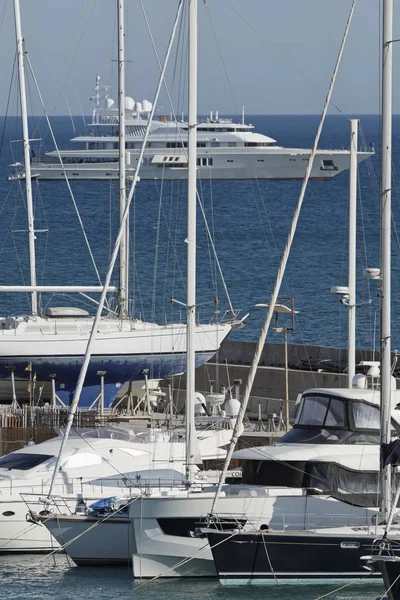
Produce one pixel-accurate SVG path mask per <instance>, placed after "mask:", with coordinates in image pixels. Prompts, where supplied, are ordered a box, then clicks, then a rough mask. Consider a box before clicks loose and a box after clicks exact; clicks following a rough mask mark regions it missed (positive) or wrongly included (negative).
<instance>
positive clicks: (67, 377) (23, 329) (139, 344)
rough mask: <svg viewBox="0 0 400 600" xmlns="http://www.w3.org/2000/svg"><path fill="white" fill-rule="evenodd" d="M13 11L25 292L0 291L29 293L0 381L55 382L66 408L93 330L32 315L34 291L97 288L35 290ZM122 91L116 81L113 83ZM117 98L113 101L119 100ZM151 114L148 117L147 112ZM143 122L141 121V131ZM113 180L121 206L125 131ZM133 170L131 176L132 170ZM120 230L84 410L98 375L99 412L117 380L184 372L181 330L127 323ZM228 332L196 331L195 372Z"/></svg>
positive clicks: (6, 326) (222, 326) (0, 342)
mask: <svg viewBox="0 0 400 600" xmlns="http://www.w3.org/2000/svg"><path fill="white" fill-rule="evenodd" d="M14 5H15V23H16V38H17V51H18V67H19V83H20V90H21V93H20V99H21V115H22V125H23V140H24V157H25V170H26V174H27V177H26V196H27V210H28V235H29V256H30V260H29V265H30V286H1V287H0V291H1V292H29V293H30V294H31V314H30V315H24V316H8V317H5V318H1V319H0V378H4V379H5V378H8V377H9V374H10V371H9V369H10V368H12V369H13V370H14V375H15V376H16V377H22V378H27V376H28V372H27V370H26V369H27V367H29V369H30V372H34V373H35V374H36V378H37V379H38V380H43V381H45V380H47V379H49V377H50V376H51V377H52V378H53V380H55V382H56V389H57V395H58V396H59V397H60V398H61V400H62V401H64V403H66V404H69V402H70V400H71V395H72V393H73V390H74V389H75V386H76V382H77V377H78V374H79V370H80V367H81V365H82V362H83V355H84V353H85V348H86V345H87V343H88V339H89V336H90V333H91V330H92V328H93V323H94V320H93V318H92V317H91V316H90V315H89V314H88V313H87V312H86V311H83V310H81V309H76V308H70V307H64V308H62V307H57V308H49V309H47V310H46V311H45V312H44V314H42V313H41V312H40V309H39V304H40V303H39V302H38V294H39V293H40V292H48V291H50V292H55V293H56V292H70V293H72V292H78V293H98V292H101V291H102V290H103V287H102V285H101V282H100V285H98V286H86V287H83V286H39V285H38V284H37V279H36V259H35V228H34V214H33V202H32V186H31V163H30V161H31V156H30V140H29V131H28V120H27V106H26V92H25V65H24V40H23V37H22V33H21V23H20V10H19V2H18V1H17V0H16V2H15V3H14ZM120 84H121V85H122V78H121V77H120ZM122 89H123V93H121V94H120V97H121V98H122V99H123V98H124V88H122ZM153 112H154V111H153ZM124 120H125V102H124V101H123V100H122V101H121V102H120V110H119V122H121V123H124ZM150 122H151V119H149V120H148V127H149V126H150ZM116 139H117V140H118V139H119V147H120V148H121V152H120V153H119V163H117V164H118V176H120V177H121V185H120V198H121V202H120V209H121V214H122V213H123V211H124V208H125V205H124V203H125V200H124V197H125V186H126V183H125V178H123V177H125V162H126V154H125V127H124V126H123V127H121V128H120V130H119V138H116ZM136 172H137V171H136ZM128 251H129V237H128V226H126V228H125V234H124V236H123V243H122V244H121V252H120V282H119V288H118V289H116V288H113V287H111V286H109V288H108V290H109V291H110V292H118V310H117V311H116V312H112V311H109V313H108V314H107V316H102V317H101V319H100V320H99V323H98V331H97V337H96V339H95V340H94V344H93V353H92V354H93V358H92V361H91V363H90V365H89V369H88V373H87V378H86V381H85V386H84V389H83V393H82V398H81V404H82V405H83V406H89V405H91V404H92V403H93V401H94V400H95V398H96V396H97V395H98V392H99V384H100V379H99V372H100V373H101V372H103V373H105V375H104V398H105V406H106V407H108V406H110V405H111V404H112V402H113V400H114V399H115V397H116V395H117V394H118V392H119V391H120V388H121V384H122V383H124V382H125V381H134V380H140V379H143V377H144V376H143V371H144V370H148V376H149V378H153V379H162V378H163V377H165V376H167V375H171V374H174V373H180V372H182V371H184V370H185V369H186V355H185V353H186V325H185V324H183V323H175V324H170V325H158V324H157V323H148V322H143V321H141V320H140V319H136V318H130V317H129V315H128V298H129V288H128V273H129V270H128V267H129V260H128ZM231 328H232V321H231V322H225V323H221V322H210V323H208V324H205V325H196V328H195V333H194V345H195V350H196V361H197V366H198V365H200V364H203V363H204V362H206V361H207V360H209V359H210V358H211V357H212V356H213V355H214V354H215V352H216V351H217V349H218V348H219V346H220V344H221V342H222V341H223V339H224V338H225V337H226V336H227V335H228V333H229V332H230V331H231Z"/></svg>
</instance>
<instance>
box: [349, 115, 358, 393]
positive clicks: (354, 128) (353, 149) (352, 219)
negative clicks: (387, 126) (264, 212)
mask: <svg viewBox="0 0 400 600" xmlns="http://www.w3.org/2000/svg"><path fill="white" fill-rule="evenodd" d="M357 150H358V119H350V174H349V282H348V286H349V313H348V317H349V322H348V327H349V329H348V347H347V364H348V369H347V372H348V386H349V388H351V387H352V385H353V379H354V375H355V374H356V223H357V171H358V161H357Z"/></svg>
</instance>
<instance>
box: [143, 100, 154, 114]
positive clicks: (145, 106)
mask: <svg viewBox="0 0 400 600" xmlns="http://www.w3.org/2000/svg"><path fill="white" fill-rule="evenodd" d="M142 106H143V112H150V111H151V109H152V108H153V104H152V103H151V102H149V100H143V102H142Z"/></svg>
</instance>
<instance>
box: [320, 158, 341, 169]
mask: <svg viewBox="0 0 400 600" xmlns="http://www.w3.org/2000/svg"><path fill="white" fill-rule="evenodd" d="M321 163H322V166H321V171H337V170H338V168H337V166H336V165H335V163H334V162H333V160H331V159H324V160H321Z"/></svg>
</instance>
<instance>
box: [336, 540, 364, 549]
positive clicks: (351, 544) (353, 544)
mask: <svg viewBox="0 0 400 600" xmlns="http://www.w3.org/2000/svg"><path fill="white" fill-rule="evenodd" d="M340 547H341V548H347V549H353V550H355V549H357V548H359V547H360V542H341V544H340Z"/></svg>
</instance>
